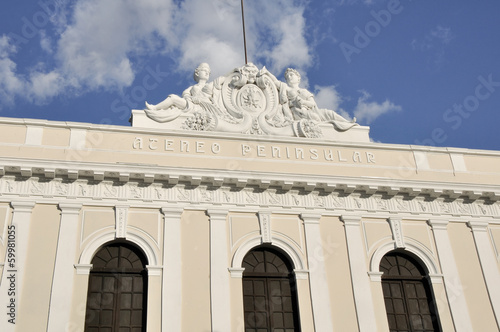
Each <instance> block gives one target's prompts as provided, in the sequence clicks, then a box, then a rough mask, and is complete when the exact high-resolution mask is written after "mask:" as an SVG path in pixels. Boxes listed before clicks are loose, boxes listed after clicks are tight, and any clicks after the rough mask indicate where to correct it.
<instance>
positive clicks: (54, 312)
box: [47, 203, 82, 331]
mask: <svg viewBox="0 0 500 332" xmlns="http://www.w3.org/2000/svg"><path fill="white" fill-rule="evenodd" d="M81 208H82V205H81V204H63V203H60V204H59V209H60V210H61V222H60V224H59V236H58V239H57V252H56V261H55V264H54V277H53V279H52V290H51V296H50V306H49V322H48V325H47V330H48V331H65V330H66V329H67V326H68V324H69V322H70V316H71V301H72V296H71V295H72V294H73V278H74V275H75V269H74V264H75V258H76V249H77V246H76V243H78V241H77V237H78V219H79V215H80V210H81Z"/></svg>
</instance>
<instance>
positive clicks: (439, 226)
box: [427, 219, 450, 230]
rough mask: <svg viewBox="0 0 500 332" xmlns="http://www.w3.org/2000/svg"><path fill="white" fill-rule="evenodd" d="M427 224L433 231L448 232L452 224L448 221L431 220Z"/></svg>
mask: <svg viewBox="0 0 500 332" xmlns="http://www.w3.org/2000/svg"><path fill="white" fill-rule="evenodd" d="M427 223H428V224H429V225H430V226H431V227H432V229H433V230H446V229H447V227H448V224H449V223H450V222H449V221H448V220H446V219H429V220H427Z"/></svg>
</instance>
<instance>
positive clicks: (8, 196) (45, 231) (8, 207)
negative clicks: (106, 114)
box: [0, 82, 500, 332]
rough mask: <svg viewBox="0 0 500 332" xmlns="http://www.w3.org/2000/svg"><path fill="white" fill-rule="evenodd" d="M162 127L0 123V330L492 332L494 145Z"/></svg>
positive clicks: (498, 234)
mask: <svg viewBox="0 0 500 332" xmlns="http://www.w3.org/2000/svg"><path fill="white" fill-rule="evenodd" d="M250 84H252V83H248V82H246V85H243V88H241V90H243V89H244V88H245V87H247V86H248V85H250ZM256 86H257V85H256ZM238 89H239V88H238ZM222 90H223V89H222ZM262 91H264V90H262ZM233 92H234V93H236V92H238V91H233ZM278 92H279V91H278ZM264 93H265V91H264ZM270 95H272V93H271V94H270ZM271 97H272V96H271ZM265 98H270V97H269V95H266V96H265ZM266 100H268V101H269V99H266ZM257 108H258V107H257ZM192 115H193V113H191V115H190V114H189V113H186V114H181V115H180V117H179V118H176V119H175V120H173V121H178V122H179V123H181V122H183V123H190V122H189V121H188V120H186V119H189V116H192ZM254 119H255V117H254ZM186 121H187V122H186ZM169 123H170V122H169ZM172 123H174V122H172ZM172 123H170V124H171V125H172ZM191 123H192V122H191ZM217 125H220V122H219V123H218V124H217ZM162 126H164V127H162ZM172 126H173V127H172ZM172 126H171V127H168V125H164V124H160V123H158V122H156V121H154V120H152V119H150V118H148V117H146V115H145V114H144V111H134V113H133V126H132V127H121V126H103V125H94V124H86V123H67V122H53V121H41V120H28V119H8V118H2V119H0V151H1V154H0V155H1V156H0V257H1V258H0V263H1V264H0V271H1V276H2V278H1V284H0V303H1V306H0V307H1V308H2V309H1V310H0V330H1V331H23V332H24V331H30V332H31V331H54V332H59V331H75V332H76V331H84V329H85V331H115V330H116V331H118V328H117V326H119V325H120V324H122V325H123V326H125V325H127V324H128V326H129V327H130V326H132V325H134V324H137V328H136V329H132V328H130V329H123V331H143V330H145V331H165V332H167V331H185V332H197V331H200V332H205V331H219V332H229V331H268V330H269V331H271V329H267V328H269V326H268V325H266V326H264V327H262V328H263V329H262V330H258V326H260V325H259V324H264V325H265V324H274V327H275V329H273V330H272V331H303V332H309V331H318V332H320V331H341V332H345V331H363V332H372V331H389V324H396V325H398V324H404V322H403V321H404V320H407V321H408V320H410V321H411V324H414V325H412V326H413V327H412V328H413V330H418V329H416V327H415V326H417V325H418V324H423V325H428V324H431V325H428V326H427V329H424V328H422V329H421V330H422V331H481V332H483V331H498V330H499V323H500V321H499V320H500V287H499V286H498V285H500V272H499V271H500V270H499V267H500V266H499V251H498V250H499V249H498V248H500V206H499V203H498V200H499V198H500V152H495V151H477V150H467V149H451V148H433V147H422V146H408V145H389V144H381V143H372V142H370V141H369V139H368V128H366V127H362V126H355V127H353V128H351V129H349V130H347V131H345V132H344V131H337V130H333V129H332V128H333V126H332V125H331V124H324V123H323V124H321V126H320V127H321V128H323V130H322V132H323V133H324V134H325V135H324V136H323V137H312V138H311V137H309V138H307V137H297V136H300V135H296V136H294V137H292V136H287V135H279V134H273V133H271V134H270V133H267V132H264V133H262V132H258V133H255V132H254V135H251V134H249V133H235V132H228V131H223V130H220V131H218V130H205V131H199V130H189V129H193V128H186V127H184V129H181V128H180V126H179V124H178V123H177V124H175V123H174V124H173V125H172ZM254 127H255V126H254ZM175 128H178V129H175ZM212 129H213V128H212ZM332 130H333V131H332ZM329 131H332V133H333V134H332V135H330V134H329ZM296 133H297V132H296ZM335 135H337V136H335ZM109 248H112V249H109ZM117 248H120V249H119V250H123V252H122V251H120V252H118V249H117ZM108 249H109V250H108ZM106 250H108V251H106ZM124 252H126V254H125V253H124ZM114 253H116V255H117V256H116V257H115V256H113V255H114ZM131 253H132V254H131ZM249 253H250V254H252V253H255V254H254V256H255V257H253V258H252V257H251V255H247V254H249ZM106 255H108V256H109V257H108V256H106ZM127 255H128V256H127ZM134 255H135V256H134ZM265 255H270V256H265ZM272 255H274V256H272ZM118 256H120V258H119V259H121V260H123V261H124V260H125V256H127V257H129V258H130V257H136V258H130V259H129V261H130V262H131V263H130V264H131V265H130V266H125V265H123V264H125V263H120V260H117V262H118V263H116V264H117V265H116V266H117V267H118V268H115V269H114V270H113V271H112V272H110V271H109V270H106V269H107V268H108V267H110V266H112V265H113V264H115V263H112V260H113V259H118V258H117V257H118ZM264 256H265V257H271V256H272V257H274V258H273V259H274V260H275V261H274V262H278V261H279V260H280V259H281V260H282V261H283V262H284V263H285V264H284V265H283V264H281V263H280V264H281V265H280V266H281V267H280V266H278V265H279V264H278V263H276V264H275V265H273V266H276V267H277V270H276V271H274V272H273V271H271V270H267V268H264V270H262V269H261V270H259V268H257V267H255V269H254V270H253V271H252V270H251V269H250V266H251V264H252V263H251V261H252V259H257V260H258V259H259V257H264ZM106 257H108V258H109V259H108V258H106ZM137 257H138V258H137ZM276 257H278V258H276ZM396 258H397V259H401V262H403V261H405V262H406V263H404V264H407V267H409V268H408V270H407V271H409V272H408V273H409V274H408V273H407V274H405V273H403V272H401V273H399V275H398V273H397V272H394V271H393V270H390V271H392V272H387V271H389V270H384V269H386V268H387V266H388V264H389V265H390V264H391V262H392V263H394V262H395V260H394V259H396ZM134 259H135V261H134ZM266 259H267V258H266ZM269 259H270V258H269ZM276 259H277V260H276ZM127 262H128V261H127ZM134 262H135V263H134ZM408 262H409V263H408ZM136 263H137V264H136ZM258 263H259V262H257V263H255V266H257V265H258ZM261 263H262V262H261ZM264 263H266V264H268V263H269V264H271V262H270V261H269V262H268V261H267V260H266V262H264ZM106 264H108V265H106ZM127 264H128V263H127ZM134 264H135V265H134ZM408 264H410V265H411V264H414V265H415V266H414V268H413V270H412V268H411V267H410V266H409V265H408ZM271 265H272V264H271ZM271 265H269V266H271ZM396 265H397V264H396ZM266 266H267V265H266ZM244 267H246V268H244ZM381 268H382V271H386V273H382V272H381ZM398 268H400V271H402V268H401V267H398ZM141 269H143V270H144V271H145V272H144V271H141ZM269 269H271V267H269ZM283 269H284V270H283ZM287 269H288V270H287ZM287 271H288V272H287ZM106 273H108V274H106ZM129 276H133V277H129ZM92 278H94V279H95V280H94V281H92V280H91V279H92ZM127 278H132V279H127ZM134 278H135V279H134ZM141 278H142V279H141ZM96 280H97V281H96ZM113 280H115V281H116V280H119V281H120V282H122V284H120V285H122V286H123V285H124V286H123V287H122V286H119V287H118V286H116V285H114V286H113V285H112V283H113ZM126 280H129V281H130V280H133V281H130V282H132V284H130V283H128V284H127V282H129V281H126ZM141 280H142V281H141ZM136 281H137V282H139V283H138V284H136ZM92 282H94V284H92ZM140 282H143V283H140ZM273 282H275V283H278V284H280V285H282V286H283V287H288V286H287V285H290V287H291V288H290V289H289V290H287V291H286V292H289V291H291V293H290V294H288V295H287V294H285V290H284V289H285V288H283V289H282V291H283V292H282V293H280V291H276V289H275V288H273V289H274V290H272V289H271V288H272V287H274V286H272V283H273ZM288 282H290V283H289V284H287V283H288ZM110 283H111V284H110ZM260 284H262V285H264V286H263V291H264V293H263V294H260V293H259V292H260V291H259V290H258V285H260ZM89 285H90V286H89ZM96 285H97V286H96ZM245 285H246V286H245ZM266 285H267V286H266ZM397 285H402V287H403V288H402V289H403V293H404V294H402V295H401V294H400V295H401V296H399V295H397V294H396V293H397V287H399V286H397ZM415 285H417V286H415ZM419 285H420V286H419ZM421 285H423V286H421ZM128 286H130V289H131V290H126V288H127V287H128ZM414 286H415V287H416V288H415V287H414ZM424 286H425V287H428V290H427V295H426V294H420V293H421V289H420V288H419V287H424ZM120 287H121V288H120ZM259 287H260V286H259ZM412 287H414V288H412ZM118 288H120V289H118ZM411 289H416V292H417V293H418V294H416V295H415V294H413V295H411V294H410V293H411V292H410V290H411ZM422 289H423V288H422ZM400 290H401V289H400ZM12 291H13V292H14V293H15V294H13V293H12ZM266 291H267V292H268V293H265V292H266ZM278 293H279V294H278ZM391 294H392V295H391ZM426 296H427V302H425V300H423V298H425V297H426ZM118 297H120V300H117V299H118ZM97 298H98V299H97ZM384 298H385V300H384ZM96 299H97V300H96ZM127 299H128V300H127ZM261 300H262V301H267V302H265V303H266V304H265V305H264V304H262V305H259V304H258V302H259V301H261ZM289 300H290V301H292V302H291V303H292V304H290V303H288V304H286V303H287V301H289ZM117 301H118V302H119V303H115V302H117ZM391 301H392V302H391ZM97 302H98V303H99V304H100V305H101V307H100V308H93V307H92V305H95V304H96V303H97ZM89 303H90V304H89ZM92 303H93V304H92ZM387 303H389V304H387ZM398 303H399V304H398ZM426 303H427V304H426ZM12 304H14V305H12ZM386 304H387V305H388V306H393V307H394V308H395V309H394V308H393V309H389V307H386ZM426 305H428V306H429V308H427V309H425V308H424V307H425V306H426ZM398 306H400V307H399V309H397V308H396V307H398ZM412 306H417V307H419V308H416V309H415V308H410V307H412ZM278 307H279V308H278ZM285 307H288V309H287V308H285ZM89 308H90V309H89ZM92 308H93V309H92ZM106 308H107V309H106ZM252 308H253V309H252ZM405 308H406V309H405ZM92 310H94V311H92ZM141 310H142V311H141ZM391 310H392V311H391ZM398 310H408V312H406V313H402V312H399V311H398ZM415 310H416V311H415ZM419 310H420V311H419ZM426 310H427V311H426ZM429 311H430V313H429ZM418 315H420V316H418ZM96 317H97V318H96ZM287 317H288V318H287ZM418 317H420V318H418ZM12 319H14V321H15V324H12V323H11V322H12V321H11V322H9V320H12ZM280 319H282V320H283V322H284V323H283V324H292V325H293V326H292V327H290V326H289V325H288V329H286V328H285V327H283V328H280V327H279V326H280V324H282V323H281V322H278V321H279V320H280ZM287 319H288V320H287ZM419 319H420V321H419ZM260 320H264V321H265V320H267V321H268V322H267V323H266V322H261V321H260ZM290 320H291V321H292V322H291V323H290ZM139 321H140V323H139ZM269 321H271V323H269ZM390 321H391V322H392V323H389V322H390ZM419 322H420V323H419ZM429 322H430V323H429ZM108 323H109V324H111V325H110V326H112V327H110V329H109V330H106V329H105V328H102V327H101V329H100V330H99V328H98V327H96V326H97V325H99V324H104V325H102V326H108V325H106V324H108ZM141 324H142V325H141ZM252 324H253V325H252ZM415 324H416V325H415ZM134 326H135V325H134ZM141 326H142V327H141ZM245 326H246V329H245ZM265 328H266V329H265ZM395 330H397V329H395ZM413 330H412V331H413ZM120 331H122V330H120ZM419 331H420V330H419Z"/></svg>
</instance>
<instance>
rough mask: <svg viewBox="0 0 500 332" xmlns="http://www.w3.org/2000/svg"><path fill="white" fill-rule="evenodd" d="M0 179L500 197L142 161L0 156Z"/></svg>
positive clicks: (483, 191) (411, 184)
mask: <svg viewBox="0 0 500 332" xmlns="http://www.w3.org/2000/svg"><path fill="white" fill-rule="evenodd" d="M0 165H2V166H0V178H1V177H2V176H3V177H5V176H12V177H16V178H20V179H19V180H29V179H30V178H32V179H36V181H39V182H47V181H49V182H50V181H59V182H60V183H71V182H74V181H77V180H83V181H87V182H88V183H92V182H95V183H100V182H105V181H109V182H112V183H120V184H121V185H123V184H126V183H136V184H138V186H140V187H145V186H149V185H160V186H165V185H168V186H174V185H177V184H182V185H185V186H190V187H197V186H206V187H210V188H220V187H223V186H231V187H236V188H238V189H243V188H258V189H260V190H267V189H275V190H279V191H282V192H287V191H290V190H292V189H297V190H301V191H305V192H313V191H316V192H320V193H324V194H329V193H332V192H341V193H343V194H344V195H351V194H359V195H360V196H363V197H366V196H374V197H394V196H397V195H402V196H404V197H405V199H408V198H410V199H413V198H417V197H420V198H421V199H431V200H433V199H438V198H442V199H444V200H447V201H450V200H456V199H465V200H470V201H474V200H478V199H480V200H484V201H489V202H496V201H498V200H500V186H496V185H488V184H469V183H453V182H440V181H432V182H430V181H415V180H411V181H408V180H396V179H386V178H369V177H346V176H328V177H325V176H312V175H304V174H286V175H284V174H276V173H271V172H257V171H232V170H231V171H230V170H214V169H193V168H176V167H160V166H157V165H146V164H142V165H141V164H135V163H134V164H124V163H119V164H105V163H82V162H62V161H58V162H53V161H44V160H29V162H27V161H26V160H23V159H13V158H0Z"/></svg>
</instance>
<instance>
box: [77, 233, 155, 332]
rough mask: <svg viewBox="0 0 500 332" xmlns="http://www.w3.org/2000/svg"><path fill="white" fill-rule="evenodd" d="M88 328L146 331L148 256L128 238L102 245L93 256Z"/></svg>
mask: <svg viewBox="0 0 500 332" xmlns="http://www.w3.org/2000/svg"><path fill="white" fill-rule="evenodd" d="M92 265H93V267H92V271H90V275H89V288H88V296H87V309H86V315H85V332H101V331H106V332H115V331H116V332H142V331H146V303H147V298H146V297H147V272H146V265H147V259H146V257H145V256H144V254H143V253H142V251H141V250H139V249H138V248H136V247H135V246H133V245H131V244H129V243H124V242H113V243H110V244H107V245H105V246H104V247H102V248H101V249H100V250H99V251H98V252H97V253H96V254H95V255H94V258H93V259H92Z"/></svg>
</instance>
